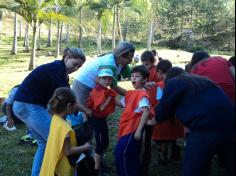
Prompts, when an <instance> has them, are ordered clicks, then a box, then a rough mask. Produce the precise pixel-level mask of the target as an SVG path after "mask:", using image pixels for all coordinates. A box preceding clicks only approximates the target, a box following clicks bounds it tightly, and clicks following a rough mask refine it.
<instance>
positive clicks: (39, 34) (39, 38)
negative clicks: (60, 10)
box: [37, 23, 41, 50]
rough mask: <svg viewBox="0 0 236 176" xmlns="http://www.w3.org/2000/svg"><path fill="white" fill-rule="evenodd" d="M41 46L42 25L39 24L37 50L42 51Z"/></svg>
mask: <svg viewBox="0 0 236 176" xmlns="http://www.w3.org/2000/svg"><path fill="white" fill-rule="evenodd" d="M40 46H41V23H40V24H39V31H38V41H37V50H40V49H41V48H40Z"/></svg>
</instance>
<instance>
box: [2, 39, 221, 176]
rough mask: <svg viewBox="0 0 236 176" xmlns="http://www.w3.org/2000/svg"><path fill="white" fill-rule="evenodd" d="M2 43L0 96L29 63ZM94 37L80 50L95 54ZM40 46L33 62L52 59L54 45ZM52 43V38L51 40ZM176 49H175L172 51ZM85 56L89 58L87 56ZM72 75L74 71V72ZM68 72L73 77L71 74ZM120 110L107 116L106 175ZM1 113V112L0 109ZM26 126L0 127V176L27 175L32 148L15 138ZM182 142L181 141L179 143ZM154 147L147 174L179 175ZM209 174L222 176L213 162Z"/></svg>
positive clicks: (107, 44) (106, 47) (25, 56)
mask: <svg viewBox="0 0 236 176" xmlns="http://www.w3.org/2000/svg"><path fill="white" fill-rule="evenodd" d="M1 38H2V42H1V45H0V78H1V81H0V97H6V96H7V94H8V92H9V91H10V89H11V88H12V87H13V86H14V85H16V84H20V83H21V82H22V80H23V79H24V78H25V76H27V74H28V73H29V72H28V71H27V68H28V63H29V56H30V54H29V53H24V52H23V47H20V48H19V53H18V54H17V55H10V54H9V53H10V49H11V42H12V38H9V37H7V36H2V37H1ZM94 41H95V40H94V39H91V38H85V39H84V41H83V49H84V51H85V53H86V55H88V56H92V55H94V54H96V44H95V43H94ZM22 43H23V40H22V39H21V40H19V46H22ZM42 43H44V45H42V49H41V50H40V51H37V59H36V64H37V65H40V64H43V63H47V62H50V61H52V60H54V57H46V54H47V52H48V51H51V52H54V51H55V47H50V48H46V47H45V43H46V39H43V40H42ZM54 43H55V41H54ZM72 45H73V46H76V40H74V41H72V43H71V46H72ZM110 46H111V43H110V41H109V40H107V41H105V42H104V47H103V48H104V51H109V50H110ZM136 46H137V48H138V50H139V51H142V50H144V47H145V46H144V45H142V44H138V43H137V44H136ZM176 52H179V51H176ZM172 53H173V51H171V53H169V51H164V50H163V51H161V54H163V55H164V56H165V54H166V57H167V58H173V60H172V61H175V62H183V60H184V61H186V60H188V58H189V55H188V56H187V57H185V56H182V55H180V56H178V57H176V55H173V56H172ZM88 59H91V58H90V57H88ZM75 74H76V73H75ZM75 74H72V75H71V78H72V79H73V77H74V75H75ZM121 86H122V87H124V88H127V89H131V87H132V86H131V84H130V83H129V82H121ZM120 113H121V111H120V110H117V112H116V113H115V114H113V115H112V116H111V117H110V118H109V122H108V123H109V133H110V146H109V148H108V151H107V154H106V157H105V159H106V161H107V163H108V164H109V165H110V166H111V167H112V173H111V174H110V175H109V176H115V175H116V174H115V167H114V157H113V149H114V147H115V145H116V141H117V127H118V118H119V116H120ZM0 115H2V112H0ZM26 131H27V130H26V127H25V126H24V125H17V130H16V131H14V132H8V131H6V130H4V129H3V128H0V151H1V154H0V176H29V175H30V170H31V164H32V161H33V156H34V153H35V150H36V147H32V146H25V145H19V144H18V141H19V139H20V137H21V136H23V135H24V134H25V133H26ZM181 145H182V142H181ZM157 156H158V152H157V146H156V145H155V144H153V151H152V163H151V166H150V167H151V169H150V171H151V174H150V176H179V175H180V170H181V163H180V162H175V163H171V164H169V165H168V166H167V167H160V166H158V164H157ZM212 176H222V170H221V169H220V168H219V167H218V166H217V165H216V164H215V161H214V162H213V174H212Z"/></svg>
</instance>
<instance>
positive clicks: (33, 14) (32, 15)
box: [0, 0, 64, 70]
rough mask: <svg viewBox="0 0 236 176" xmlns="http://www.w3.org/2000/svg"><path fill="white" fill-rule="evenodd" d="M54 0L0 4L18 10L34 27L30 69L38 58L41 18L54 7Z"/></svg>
mask: <svg viewBox="0 0 236 176" xmlns="http://www.w3.org/2000/svg"><path fill="white" fill-rule="evenodd" d="M58 3H60V4H64V0H58ZM53 6H54V0H27V1H26V0H5V1H4V2H3V3H1V4H0V8H5V9H8V10H10V11H13V12H16V13H17V14H19V15H20V16H22V17H23V18H24V19H25V20H26V21H27V22H28V23H29V24H30V25H31V27H32V29H33V39H32V51H31V57H30V63H29V67H28V69H29V70H32V69H34V67H35V58H36V32H37V28H38V24H39V20H44V19H43V17H44V16H45V14H46V13H48V12H47V11H46V10H47V9H53V8H52V7H53Z"/></svg>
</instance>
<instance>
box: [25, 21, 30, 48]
mask: <svg viewBox="0 0 236 176" xmlns="http://www.w3.org/2000/svg"><path fill="white" fill-rule="evenodd" d="M24 47H25V49H24V52H29V23H27V24H26V28H25V40H24Z"/></svg>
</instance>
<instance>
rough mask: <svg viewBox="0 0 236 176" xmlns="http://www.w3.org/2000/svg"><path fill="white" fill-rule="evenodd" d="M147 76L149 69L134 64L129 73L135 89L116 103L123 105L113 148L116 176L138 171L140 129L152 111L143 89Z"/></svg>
mask: <svg viewBox="0 0 236 176" xmlns="http://www.w3.org/2000/svg"><path fill="white" fill-rule="evenodd" d="M148 77H149V71H148V69H147V68H146V67H145V66H143V65H140V66H136V67H135V68H134V69H133V70H132V74H131V82H132V84H133V87H134V89H135V90H130V91H127V92H126V95H125V97H124V98H123V99H122V100H121V102H119V103H117V104H118V105H119V106H121V107H124V111H123V113H122V114H121V117H120V121H119V132H118V143H117V145H116V148H115V162H116V169H117V174H118V176H127V175H129V176H137V175H139V173H140V171H139V168H140V162H139V155H140V150H141V138H142V130H143V128H144V125H145V124H146V122H147V120H148V117H149V115H150V113H151V112H152V111H151V106H150V97H149V95H148V93H147V92H146V90H145V89H144V85H145V83H146V81H147V79H148Z"/></svg>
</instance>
